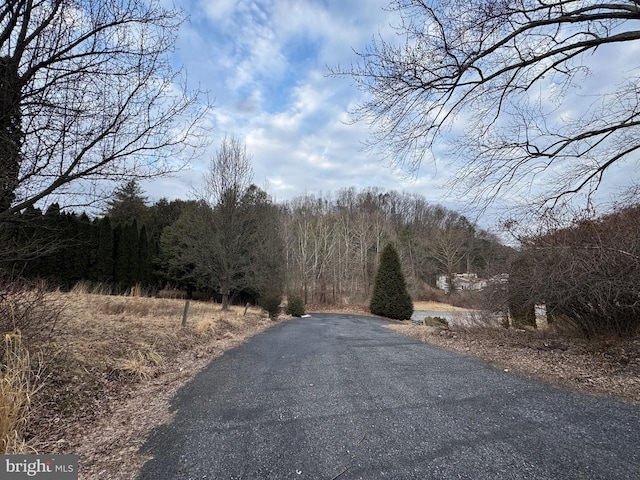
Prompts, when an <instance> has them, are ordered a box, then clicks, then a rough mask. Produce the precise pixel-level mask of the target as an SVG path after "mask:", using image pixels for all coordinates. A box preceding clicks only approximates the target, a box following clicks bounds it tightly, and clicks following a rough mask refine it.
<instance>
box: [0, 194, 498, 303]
mask: <svg viewBox="0 0 640 480" xmlns="http://www.w3.org/2000/svg"><path fill="white" fill-rule="evenodd" d="M14 233H15V235H14V242H15V251H20V249H21V248H22V250H24V251H29V252H32V253H31V256H26V257H25V258H13V259H12V260H11V261H10V262H4V265H3V266H4V269H5V271H11V272H13V273H14V274H18V275H22V276H25V277H28V278H36V277H38V278H45V279H47V280H49V281H51V282H54V283H55V284H57V285H59V286H62V287H63V288H70V287H71V286H73V285H74V284H75V283H77V282H79V281H81V280H87V281H92V282H103V283H106V284H110V285H112V286H114V287H116V289H117V290H118V291H124V290H126V289H128V288H131V287H132V286H134V285H136V284H141V285H142V286H144V287H150V288H152V289H159V288H163V287H166V286H170V287H173V288H181V289H185V290H188V292H189V293H192V292H193V291H194V290H204V291H208V292H214V293H216V294H218V295H219V296H220V297H221V298H222V297H224V298H225V301H228V300H231V299H232V298H233V297H240V296H241V297H242V298H252V299H257V298H258V297H260V296H264V295H266V294H268V293H269V294H270V293H282V292H286V293H289V294H296V295H299V296H301V297H302V298H303V300H304V301H305V303H345V302H347V303H366V302H367V301H368V299H369V297H370V296H371V293H372V287H373V282H374V277H375V274H376V271H377V266H378V265H377V264H378V259H379V256H380V252H381V251H382V248H383V247H384V246H385V245H386V244H387V243H390V242H391V243H394V244H395V245H396V246H397V249H398V252H399V255H400V258H401V262H402V266H403V270H404V272H405V275H406V278H407V283H408V286H409V289H410V291H411V293H412V295H413V296H414V297H415V298H420V297H421V296H424V295H426V294H427V293H428V291H429V289H430V288H431V287H432V286H433V285H435V278H436V276H437V275H440V274H447V275H453V274H454V273H457V272H459V271H466V270H468V269H470V270H473V271H475V272H478V271H480V272H482V271H484V270H485V269H486V267H487V265H488V264H489V263H490V262H491V259H492V258H493V257H495V256H496V252H498V251H500V250H501V249H503V248H504V247H502V246H501V245H500V243H499V242H498V240H497V239H496V238H495V237H493V236H492V235H490V234H489V233H487V232H485V231H483V230H482V229H479V228H478V227H477V226H475V225H474V224H472V223H471V222H469V221H468V220H467V219H466V218H465V217H464V216H462V215H460V214H458V213H456V212H453V211H451V210H448V209H446V208H444V207H442V206H439V205H432V204H430V203H429V202H427V201H426V200H425V199H424V197H422V196H420V195H415V194H406V193H398V192H394V191H390V192H386V191H383V190H381V189H378V188H369V189H364V190H361V191H358V190H356V189H355V188H349V189H343V190H340V191H339V192H337V193H336V194H331V193H328V194H324V195H305V196H301V197H298V198H295V199H293V200H290V201H287V202H284V203H281V204H275V203H274V202H273V201H272V200H271V198H270V197H269V196H268V194H267V193H266V192H264V191H262V190H261V189H259V188H258V187H256V186H255V185H253V184H247V185H244V186H242V187H241V188H239V189H238V191H236V192H230V191H227V190H225V191H224V193H223V195H222V196H221V197H220V199H219V200H218V201H217V203H213V204H212V203H208V202H207V201H204V200H203V199H199V200H188V201H184V200H174V201H168V200H166V199H162V200H160V201H158V202H156V203H155V204H152V205H148V202H147V199H146V197H144V192H142V190H141V189H140V187H139V185H138V184H137V183H136V182H135V181H131V182H128V183H127V184H125V185H123V186H121V187H119V188H118V189H116V190H115V192H114V194H113V196H112V200H110V202H109V203H108V205H107V208H106V209H105V212H104V215H101V216H96V217H94V218H89V216H88V215H87V214H85V213H82V214H80V215H77V214H75V213H67V212H63V211H61V210H60V208H59V207H58V206H57V204H54V205H52V206H50V207H49V208H48V209H47V210H46V211H45V212H44V213H43V212H42V211H40V210H39V209H35V208H29V209H26V210H25V211H24V212H22V213H21V214H20V217H19V218H18V219H16V227H15V232H14ZM35 252H37V254H36V253H35ZM18 257H19V256H18Z"/></svg>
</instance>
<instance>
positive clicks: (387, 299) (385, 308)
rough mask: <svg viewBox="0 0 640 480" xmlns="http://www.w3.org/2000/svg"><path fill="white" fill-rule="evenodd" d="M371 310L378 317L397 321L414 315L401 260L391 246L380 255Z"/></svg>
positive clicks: (385, 248) (386, 247) (387, 246)
mask: <svg viewBox="0 0 640 480" xmlns="http://www.w3.org/2000/svg"><path fill="white" fill-rule="evenodd" d="M369 309H370V310H371V313H374V314H376V315H380V316H383V317H387V318H393V319H397V320H408V319H410V318H411V315H413V302H412V300H411V296H410V295H409V291H408V290H407V284H406V282H405V279H404V276H403V275H402V268H401V266H400V258H399V257H398V252H397V251H396V249H395V248H394V247H393V245H391V244H387V245H386V246H385V247H384V249H383V250H382V253H381V254H380V266H379V267H378V272H377V274H376V278H375V283H374V286H373V295H372V297H371V303H370V305H369Z"/></svg>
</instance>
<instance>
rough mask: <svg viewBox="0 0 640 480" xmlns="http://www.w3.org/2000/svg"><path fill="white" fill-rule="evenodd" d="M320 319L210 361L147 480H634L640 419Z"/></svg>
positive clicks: (353, 322) (354, 325)
mask: <svg viewBox="0 0 640 480" xmlns="http://www.w3.org/2000/svg"><path fill="white" fill-rule="evenodd" d="M386 323H387V322H385V321H384V320H381V319H378V318H371V317H364V316H357V315H344V314H343V315H337V314H314V315H313V316H312V317H310V318H301V319H296V320H293V321H290V322H285V323H283V324H281V325H278V326H275V327H273V328H271V329H269V330H267V331H266V332H264V333H261V334H259V335H258V336H256V337H254V338H253V339H251V340H250V341H249V342H248V343H246V344H244V345H242V346H240V347H238V348H236V349H234V350H231V351H229V352H227V353H225V354H224V355H223V356H221V357H219V358H217V359H215V360H214V361H213V362H211V364H209V366H208V367H207V368H205V369H204V370H203V371H202V372H201V373H200V374H199V375H198V376H197V377H196V378H195V379H194V380H193V381H192V382H191V383H190V384H188V385H187V386H185V387H184V388H183V389H182V390H181V391H180V392H179V393H178V395H177V396H176V398H175V399H174V403H173V406H174V408H175V409H176V415H175V418H174V420H173V422H172V423H171V424H168V425H164V426H162V427H160V428H158V429H156V430H155V431H154V432H153V433H152V434H151V435H150V437H149V439H148V440H147V442H146V444H145V446H144V447H143V450H144V451H145V452H146V453H148V454H150V455H152V456H153V458H152V459H151V460H149V461H148V462H147V463H146V464H145V465H144V467H143V469H142V473H141V477H140V478H142V479H147V480H149V479H163V480H164V479H312V480H336V479H340V480H346V479H365V480H371V479H380V478H389V479H393V480H402V479H453V478H455V479H458V478H463V479H474V480H476V479H491V480H494V479H516V478H517V479H536V480H544V479H563V480H568V479H576V480H578V479H580V480H583V479H607V480H610V479H627V478H628V479H637V478H639V475H640V451H639V450H638V445H640V407H638V406H632V405H628V404H625V403H622V402H618V401H615V400H610V399H604V398H597V397H589V396H584V395H579V394H575V393H570V392H567V391H564V390H559V389H556V388H553V387H550V386H547V385H543V384H540V383H536V382H533V381H530V380H526V379H522V378H520V377H517V376H515V375H513V374H511V373H508V372H504V371H501V370H497V369H494V368H492V367H490V366H488V365H487V364H486V363H484V362H483V361H481V360H478V359H476V358H471V357H466V356H462V355H458V354H455V353H451V352H448V351H445V350H440V349H436V348H433V347H430V346H428V345H424V344H422V343H419V342H418V341H415V340H413V339H411V338H408V337H405V336H403V335H400V334H397V333H395V332H393V331H391V330H389V329H387V328H384V325H385V324H386Z"/></svg>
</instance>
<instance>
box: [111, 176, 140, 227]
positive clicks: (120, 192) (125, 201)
mask: <svg viewBox="0 0 640 480" xmlns="http://www.w3.org/2000/svg"><path fill="white" fill-rule="evenodd" d="M143 194H144V191H143V190H142V188H141V187H140V185H139V184H138V182H137V181H135V180H131V181H129V182H127V183H125V184H124V185H122V186H121V187H118V188H116V189H115V190H114V191H113V194H112V195H111V200H109V201H108V202H107V209H106V212H105V213H106V214H107V215H109V217H110V218H111V223H112V224H113V225H127V224H130V223H131V222H133V221H134V220H136V221H137V222H138V224H139V225H141V224H144V223H146V221H147V217H148V216H149V207H147V197H145V196H144V195H143Z"/></svg>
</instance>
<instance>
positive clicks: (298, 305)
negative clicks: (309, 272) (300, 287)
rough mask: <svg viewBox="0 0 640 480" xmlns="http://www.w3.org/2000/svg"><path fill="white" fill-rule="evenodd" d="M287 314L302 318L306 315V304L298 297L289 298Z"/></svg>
mask: <svg viewBox="0 0 640 480" xmlns="http://www.w3.org/2000/svg"><path fill="white" fill-rule="evenodd" d="M287 313H288V314H289V315H291V316H293V317H301V316H302V315H304V302H303V301H302V298H300V297H298V296H297V295H295V296H293V297H291V298H289V301H288V302H287Z"/></svg>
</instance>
